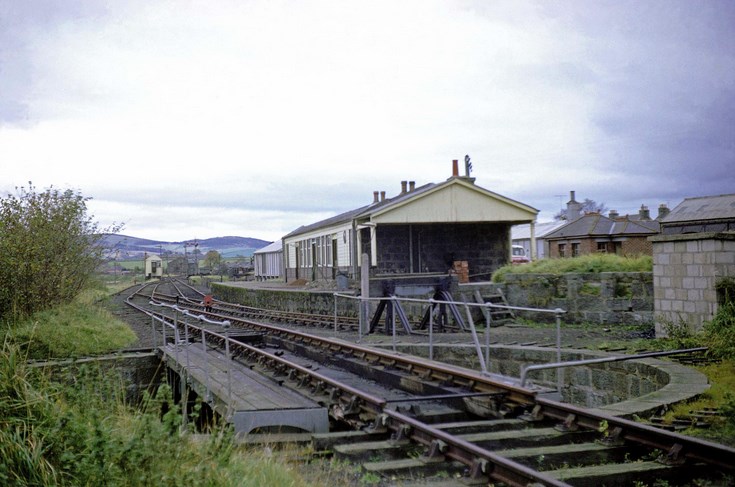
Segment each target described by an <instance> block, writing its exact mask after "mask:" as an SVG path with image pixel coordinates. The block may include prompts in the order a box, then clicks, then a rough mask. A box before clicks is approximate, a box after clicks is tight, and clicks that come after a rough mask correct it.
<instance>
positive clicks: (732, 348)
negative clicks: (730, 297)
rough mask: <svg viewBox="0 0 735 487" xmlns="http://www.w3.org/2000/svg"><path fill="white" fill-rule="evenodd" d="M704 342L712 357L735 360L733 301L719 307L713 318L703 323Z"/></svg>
mask: <svg viewBox="0 0 735 487" xmlns="http://www.w3.org/2000/svg"><path fill="white" fill-rule="evenodd" d="M704 341H705V343H706V345H707V346H708V347H709V353H710V354H711V355H712V356H713V357H716V358H721V359H735V301H730V302H727V303H725V304H723V305H720V306H719V307H718V308H717V314H715V317H714V318H713V319H712V320H711V321H709V322H707V323H705V325H704Z"/></svg>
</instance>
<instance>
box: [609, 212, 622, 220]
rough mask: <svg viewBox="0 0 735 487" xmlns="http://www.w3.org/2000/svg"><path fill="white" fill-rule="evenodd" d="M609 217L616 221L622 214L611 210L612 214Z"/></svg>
mask: <svg viewBox="0 0 735 487" xmlns="http://www.w3.org/2000/svg"><path fill="white" fill-rule="evenodd" d="M607 217H608V218H609V219H611V220H616V219H617V218H618V217H620V213H618V210H610V213H608V214H607Z"/></svg>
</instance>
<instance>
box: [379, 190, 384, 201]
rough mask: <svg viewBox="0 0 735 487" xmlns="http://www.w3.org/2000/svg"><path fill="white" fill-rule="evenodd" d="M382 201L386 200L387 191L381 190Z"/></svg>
mask: <svg viewBox="0 0 735 487" xmlns="http://www.w3.org/2000/svg"><path fill="white" fill-rule="evenodd" d="M380 201H385V191H381V192H380Z"/></svg>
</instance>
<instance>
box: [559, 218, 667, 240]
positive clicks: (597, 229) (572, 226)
mask: <svg viewBox="0 0 735 487" xmlns="http://www.w3.org/2000/svg"><path fill="white" fill-rule="evenodd" d="M645 223H646V225H645V226H644V225H642V224H641V222H633V221H630V220H628V219H620V220H611V219H610V218H607V217H606V216H603V215H600V214H599V213H588V214H586V215H583V216H581V217H579V218H577V219H576V220H573V221H571V222H569V223H567V224H566V225H564V226H563V227H561V228H558V229H556V230H555V231H553V232H551V233H549V234H547V235H546V237H545V238H546V239H547V240H551V239H556V238H569V237H619V236H624V235H655V234H657V233H659V231H658V229H653V228H649V227H652V226H653V225H658V222H655V221H646V222H645Z"/></svg>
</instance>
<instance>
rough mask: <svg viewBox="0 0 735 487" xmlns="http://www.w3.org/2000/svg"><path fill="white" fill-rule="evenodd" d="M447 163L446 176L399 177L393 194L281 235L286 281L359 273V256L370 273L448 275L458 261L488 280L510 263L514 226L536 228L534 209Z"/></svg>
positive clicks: (472, 274) (469, 273)
mask: <svg viewBox="0 0 735 487" xmlns="http://www.w3.org/2000/svg"><path fill="white" fill-rule="evenodd" d="M452 163H453V166H452V176H451V177H450V178H449V179H447V180H446V181H444V182H441V183H428V184H425V185H422V186H418V187H417V186H416V185H415V183H414V182H413V181H402V182H401V191H400V193H399V194H397V195H396V196H393V197H386V195H385V192H384V191H380V192H379V191H375V192H374V193H373V201H372V203H370V204H368V205H366V206H363V207H360V208H356V209H354V210H351V211H347V212H345V213H342V214H339V215H337V216H334V217H332V218H328V219H326V220H322V221H319V222H316V223H312V224H309V225H305V226H302V227H300V228H298V229H296V230H294V231H293V232H291V233H289V234H288V235H286V236H284V237H283V239H282V241H283V272H284V277H285V280H286V281H292V280H296V279H305V280H307V281H317V280H331V279H336V278H337V276H340V275H342V276H347V277H350V278H353V279H358V278H359V275H360V269H361V268H362V258H363V255H366V256H367V259H368V260H369V269H370V277H371V278H390V277H391V276H393V277H397V276H438V275H443V276H446V275H447V273H448V272H449V271H450V270H452V269H456V268H457V263H462V266H463V267H464V268H465V269H466V270H467V272H466V274H467V277H468V278H469V280H472V281H486V280H489V278H490V275H491V274H492V272H494V271H495V270H496V269H498V268H499V267H501V266H503V265H505V264H507V263H509V262H510V261H511V227H512V226H513V225H517V224H524V223H528V224H531V228H533V223H534V222H535V220H536V215H537V214H538V210H537V209H535V208H533V207H531V206H528V205H526V204H523V203H520V202H518V201H514V200H512V199H510V198H507V197H505V196H502V195H499V194H497V193H494V192H492V191H489V190H487V189H484V188H481V187H480V186H477V185H476V184H475V179H474V178H471V177H469V167H466V173H467V174H466V175H465V176H460V175H459V168H458V162H457V161H456V160H455V161H452ZM531 235H533V231H531ZM532 238H533V237H532ZM534 246H535V243H534Z"/></svg>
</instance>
